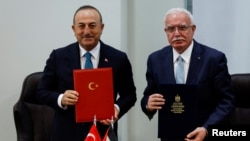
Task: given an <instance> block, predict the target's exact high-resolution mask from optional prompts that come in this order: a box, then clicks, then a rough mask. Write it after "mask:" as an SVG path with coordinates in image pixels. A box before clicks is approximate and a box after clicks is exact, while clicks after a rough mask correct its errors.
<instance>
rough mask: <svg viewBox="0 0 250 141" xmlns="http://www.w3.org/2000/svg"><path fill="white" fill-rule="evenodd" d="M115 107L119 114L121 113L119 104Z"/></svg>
mask: <svg viewBox="0 0 250 141" xmlns="http://www.w3.org/2000/svg"><path fill="white" fill-rule="evenodd" d="M115 107H116V109H117V111H118V113H120V107H119V106H118V105H117V104H115Z"/></svg>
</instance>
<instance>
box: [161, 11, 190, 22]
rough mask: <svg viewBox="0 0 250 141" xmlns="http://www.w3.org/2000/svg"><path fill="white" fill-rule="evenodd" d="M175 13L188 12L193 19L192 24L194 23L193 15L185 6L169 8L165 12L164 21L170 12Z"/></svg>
mask: <svg viewBox="0 0 250 141" xmlns="http://www.w3.org/2000/svg"><path fill="white" fill-rule="evenodd" d="M173 13H186V14H187V16H188V17H189V18H190V20H191V24H194V20H193V15H192V14H191V13H190V12H189V11H188V10H186V9H184V8H172V9H169V10H168V11H167V12H166V14H165V17H164V21H165V20H166V18H167V16H168V15H169V14H173Z"/></svg>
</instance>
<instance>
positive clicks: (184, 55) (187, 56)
mask: <svg viewBox="0 0 250 141" xmlns="http://www.w3.org/2000/svg"><path fill="white" fill-rule="evenodd" d="M193 46H194V43H193V41H192V42H191V44H190V45H189V47H188V48H187V49H186V50H185V51H184V52H183V53H182V54H179V53H178V52H177V51H176V50H174V49H173V57H174V58H173V62H174V63H175V62H176V61H177V57H178V56H181V57H182V58H183V59H184V61H185V63H188V64H189V62H190V57H191V53H192V50H193Z"/></svg>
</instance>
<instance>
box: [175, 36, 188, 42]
mask: <svg viewBox="0 0 250 141" xmlns="http://www.w3.org/2000/svg"><path fill="white" fill-rule="evenodd" d="M177 40H185V39H184V38H182V37H179V38H174V39H173V40H172V42H174V41H177Z"/></svg>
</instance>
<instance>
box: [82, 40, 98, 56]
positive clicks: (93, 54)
mask: <svg viewBox="0 0 250 141" xmlns="http://www.w3.org/2000/svg"><path fill="white" fill-rule="evenodd" d="M79 48H80V55H81V57H82V56H83V55H84V54H85V53H86V52H87V51H86V50H85V49H84V48H83V47H82V46H81V45H80V44H79ZM89 52H90V53H91V55H92V57H93V58H94V59H97V58H98V55H99V52H100V42H98V44H97V45H96V46H95V47H94V48H93V49H92V50H90V51H89Z"/></svg>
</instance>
